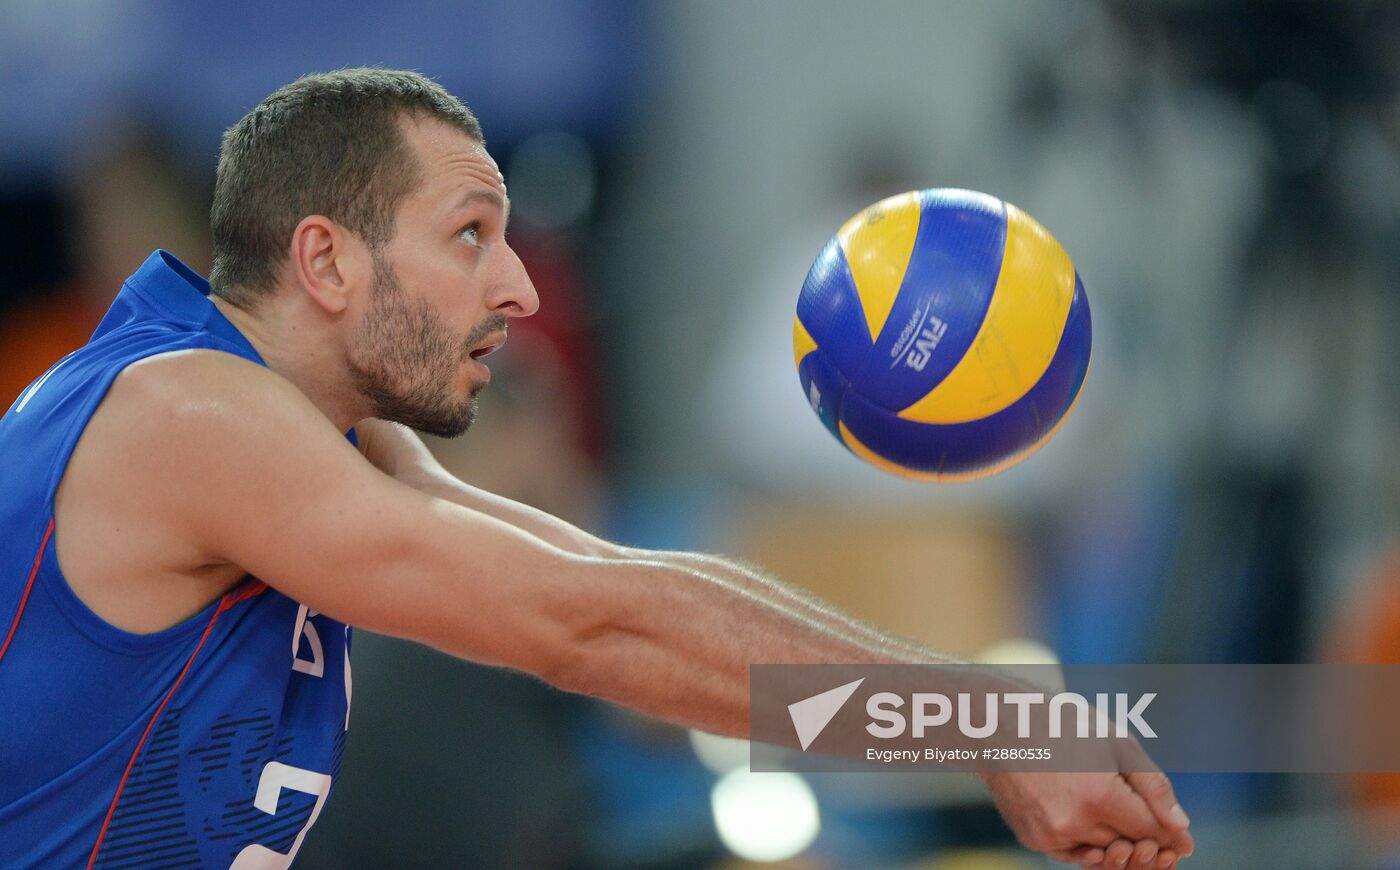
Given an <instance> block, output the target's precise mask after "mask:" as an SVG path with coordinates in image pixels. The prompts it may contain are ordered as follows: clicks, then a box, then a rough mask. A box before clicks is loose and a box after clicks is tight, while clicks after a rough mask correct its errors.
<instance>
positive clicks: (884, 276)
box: [836, 193, 920, 342]
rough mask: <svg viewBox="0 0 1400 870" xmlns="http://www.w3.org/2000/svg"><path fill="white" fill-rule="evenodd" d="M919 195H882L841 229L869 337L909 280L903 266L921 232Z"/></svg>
mask: <svg viewBox="0 0 1400 870" xmlns="http://www.w3.org/2000/svg"><path fill="white" fill-rule="evenodd" d="M919 211H920V204H919V195H918V194H917V193H903V194H900V195H899V196H892V197H890V198H889V199H882V200H880V201H879V202H877V203H875V204H874V205H872V206H870V207H869V208H867V209H866V210H865V211H863V212H861V213H860V214H858V215H856V216H855V217H853V218H851V219H850V220H849V221H846V225H845V226H843V227H841V229H840V230H839V231H838V232H837V233H836V236H837V238H839V239H840V240H841V249H842V252H843V253H845V255H846V264H847V265H848V266H849V267H850V269H851V278H852V279H853V280H854V281H855V285H856V293H857V295H859V296H860V303H861V308H862V309H863V310H864V311H865V323H866V325H867V326H868V327H869V328H870V340H871V341H872V342H873V341H875V340H876V339H878V338H879V337H880V330H882V329H884V328H885V321H886V320H887V319H888V318H889V316H890V309H892V308H894V300H895V297H897V296H898V295H899V288H900V286H901V285H902V284H903V283H904V269H905V267H906V266H907V265H908V264H909V256H910V254H912V253H913V251H914V239H915V238H916V237H917V236H918V233H919Z"/></svg>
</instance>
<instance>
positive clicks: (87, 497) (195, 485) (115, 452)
mask: <svg viewBox="0 0 1400 870" xmlns="http://www.w3.org/2000/svg"><path fill="white" fill-rule="evenodd" d="M289 428H294V429H296V430H306V432H301V433H299V434H307V433H309V434H310V435H311V436H312V438H313V440H317V439H315V436H316V435H317V434H319V435H321V436H322V437H323V438H324V439H325V443H329V444H332V445H333V444H334V442H335V441H336V438H337V434H338V433H336V432H335V430H334V427H332V426H331V424H330V422H329V421H328V420H326V418H325V417H324V416H322V415H320V414H319V412H317V411H316V409H315V407H314V406H312V405H311V403H310V401H309V400H307V399H306V397H305V396H304V395H302V394H301V392H300V391H299V390H297V389H296V388H295V387H294V386H293V385H292V384H290V383H289V382H287V381H286V380H285V379H284V378H282V377H280V376H279V375H277V374H275V373H273V372H271V371H269V370H267V369H266V368H264V367H262V366H259V365H257V364H255V363H251V362H248V361H247V360H244V359H241V358H239V357H236V356H233V355H231V354H227V353H222V352H218V351H204V350H197V351H178V352H174V353H169V354H161V355H158V356H155V357H151V358H149V359H146V360H142V361H140V362H137V363H134V364H132V365H131V366H129V367H127V368H126V369H125V370H124V371H123V372H122V373H121V374H120V375H118V376H117V378H116V380H115V381H114V382H113V384H112V386H111V388H110V389H109V391H108V393H107V395H106V396H105V397H104V399H103V401H102V403H101V405H99V406H98V409H97V411H96V412H95V413H94V414H93V416H92V419H91V420H90V421H89V422H88V425H87V427H86V428H85V429H84V431H83V434H82V437H81V438H80V439H79V441H78V444H77V446H76V448H75V449H74V452H73V455H72V457H71V459H70V460H69V463H68V466H67V468H66V469H65V471H64V475H63V478H62V480H61V481H60V484H59V488H58V492H57V493H56V496H55V507H54V515H55V517H54V519H55V540H56V542H57V553H58V558H59V564H60V567H61V568H62V570H63V572H64V575H65V577H66V578H67V580H68V582H69V585H70V586H71V587H72V588H73V590H74V592H75V593H76V594H77V595H78V596H79V598H81V599H82V600H83V601H84V603H86V604H87V605H88V607H89V608H90V609H92V610H93V611H94V612H96V613H97V615H99V616H101V617H103V618H104V619H106V620H107V621H109V622H111V623H113V624H114V625H116V626H117V627H119V628H123V629H126V630H129V631H134V632H138V633H143V632H149V631H158V630H160V629H161V628H165V627H168V626H169V625H173V624H175V623H177V622H179V621H180V620H181V619H183V618H185V617H187V616H189V615H192V614H193V613H196V612H198V611H199V610H200V609H202V608H203V607H204V606H205V605H207V604H208V603H209V602H210V601H212V600H214V599H216V598H218V596H219V595H220V594H222V593H223V592H224V591H226V590H227V589H228V588H230V587H231V586H233V585H234V584H236V583H237V582H238V581H239V580H240V579H241V578H242V576H243V574H244V571H243V570H242V568H241V567H240V566H238V565H235V564H233V563H231V562H230V561H228V560H227V559H225V558H223V557H222V556H221V555H220V554H219V553H217V552H216V551H215V548H214V547H213V546H212V542H211V540H210V537H209V535H208V533H207V529H208V527H209V526H210V525H211V524H212V522H213V517H214V516H215V515H216V513H217V510H218V509H223V508H227V507H228V506H229V505H228V502H227V498H228V497H229V496H230V495H231V493H230V492H229V491H228V486H227V483H226V482H227V481H228V480H229V479H230V477H231V476H234V475H243V476H245V477H246V476H248V475H255V474H256V473H257V468H258V466H259V465H260V464H261V463H262V462H264V461H266V459H267V458H268V457H269V456H270V454H273V453H275V452H276V451H277V450H278V449H279V444H281V443H287V442H288V441H289V439H288V438H287V437H286V434H287V430H288V429H289ZM278 433H281V437H280V439H279V437H278ZM340 440H341V442H342V443H344V441H343V439H340ZM345 446H346V448H347V449H348V447H349V445H348V444H346V445H345ZM351 453H353V451H351Z"/></svg>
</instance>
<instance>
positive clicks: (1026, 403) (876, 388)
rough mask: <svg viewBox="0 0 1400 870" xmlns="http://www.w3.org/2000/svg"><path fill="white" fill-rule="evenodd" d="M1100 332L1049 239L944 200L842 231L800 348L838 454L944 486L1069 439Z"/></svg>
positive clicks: (819, 267)
mask: <svg viewBox="0 0 1400 870" xmlns="http://www.w3.org/2000/svg"><path fill="white" fill-rule="evenodd" d="M1091 332H1092V330H1091V325H1090V319H1089V302H1088V300H1087V299H1086V298H1085V295H1084V285H1083V284H1082V283H1081V282H1080V280H1079V276H1078V274H1077V273H1076V271H1075V268H1074V264H1073V263H1072V262H1071V261H1070V258H1069V255H1068V254H1067V253H1065V250H1064V248H1063V247H1061V246H1060V243H1059V242H1057V241H1056V240H1055V238H1054V237H1053V236H1051V235H1050V233H1049V232H1048V231H1046V229H1045V228H1044V227H1043V226H1041V225H1040V224H1039V223H1038V222H1037V221H1036V220H1035V219H1034V218H1032V217H1031V216H1030V215H1028V214H1026V213H1025V212H1024V211H1022V210H1021V209H1019V208H1017V207H1016V206H1014V205H1011V204H1010V203H1007V202H1004V201H1002V200H1000V199H997V198H996V197H993V196H988V195H987V194H983V193H975V192H973V191H967V190H952V189H943V188H937V189H931V190H922V191H911V192H909V193H904V194H901V195H899V196H894V197H890V198H889V199H885V200H881V201H880V202H877V203H875V204H874V205H872V206H870V207H869V208H867V209H865V210H864V211H862V212H860V213H859V214H857V215H856V216H855V217H853V218H851V219H850V220H849V221H847V222H846V224H845V225H844V226H843V227H841V229H840V230H839V231H838V232H837V233H836V235H835V236H834V237H833V238H832V239H831V241H830V242H828V243H827V245H826V247H825V248H823V249H822V252H821V253H820V254H819V255H818V256H817V259H816V262H815V263H814V264H813V265H812V269H811V271H810V272H808V274H807V280H806V281H805V282H804V283H803V285H802V293H801V295H800V296H799V297H798V300H797V318H796V321H795V323H794V326H793V350H794V355H795V358H796V361H797V372H798V377H799V378H800V379H801V382H802V390H803V392H804V394H805V395H806V397H807V401H808V403H809V404H810V405H811V406H812V410H813V411H815V412H816V414H817V416H818V417H819V418H820V419H821V421H822V424H823V425H825V426H826V428H827V429H828V430H829V431H830V432H831V434H832V435H833V436H835V438H836V439H837V441H839V442H840V443H841V444H842V445H844V446H845V447H846V448H847V449H848V450H850V451H851V452H852V453H854V454H855V455H856V456H858V457H860V458H861V459H863V460H865V461H866V462H869V463H870V464H871V465H874V466H875V467H877V468H880V469H883V470H885V471H888V472H891V473H893V474H897V475H900V476H902V477H906V478H912V479H916V480H931V481H945V482H946V481H958V480H970V479H974V478H978V477H984V476H986V475H989V474H994V473H996V472H998V471H1001V470H1003V469H1005V468H1008V467H1010V466H1011V465H1014V464H1015V463H1017V462H1019V461H1021V460H1022V459H1024V458H1026V457H1027V456H1029V455H1030V454H1032V453H1034V452H1035V451H1036V450H1037V449H1038V448H1039V447H1040V446H1041V445H1042V444H1044V443H1045V442H1046V441H1048V440H1049V439H1050V437H1051V436H1053V435H1054V434H1055V431H1056V430H1057V429H1058V428H1059V426H1060V425H1061V424H1062V423H1063V422H1064V421H1065V419H1067V418H1068V416H1069V413H1070V411H1071V409H1072V408H1073V406H1074V402H1075V400H1076V399H1077V398H1078V396H1079V391H1080V387H1081V386H1082V385H1083V383H1084V376H1085V374H1086V373H1087V372H1088V369H1089V352H1090V340H1091Z"/></svg>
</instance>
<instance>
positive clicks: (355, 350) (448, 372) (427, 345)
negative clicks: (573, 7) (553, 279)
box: [349, 120, 539, 437]
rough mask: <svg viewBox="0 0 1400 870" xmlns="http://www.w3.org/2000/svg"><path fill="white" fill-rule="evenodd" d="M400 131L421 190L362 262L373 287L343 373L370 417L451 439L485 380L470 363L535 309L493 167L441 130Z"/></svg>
mask: <svg viewBox="0 0 1400 870" xmlns="http://www.w3.org/2000/svg"><path fill="white" fill-rule="evenodd" d="M403 129H404V135H405V137H406V138H407V140H408V144H409V147H410V148H411V149H412V150H413V151H414V152H415V153H416V154H417V155H418V160H419V164H420V171H421V174H422V180H421V182H420V184H419V186H418V188H417V189H416V190H415V191H414V192H412V193H410V194H409V195H408V196H407V197H406V198H405V199H404V201H403V203H402V204H401V205H400V207H399V212H398V217H397V224H396V228H395V232H394V237H393V239H392V240H391V241H390V242H389V243H388V244H387V245H385V246H384V247H383V249H382V250H380V251H372V252H371V253H372V256H373V257H374V283H373V285H372V286H371V288H370V292H369V299H368V307H367V310H366V311H365V312H364V314H363V316H361V317H360V318H359V324H358V327H357V328H356V330H355V333H354V336H353V339H352V341H351V345H350V348H349V364H350V371H351V374H352V375H353V376H354V379H355V383H356V386H357V387H358V388H359V390H360V392H361V393H362V394H363V395H364V396H365V397H366V398H368V399H370V401H371V402H372V403H373V404H374V407H375V409H376V411H375V416H377V417H380V418H382V419H386V420H394V421H396V422H399V423H403V424H404V425H407V426H411V427H413V428H414V429H418V430H421V431H424V432H429V433H431V434H434V435H441V436H444V437H452V436H455V435H460V434H461V433H462V432H465V431H466V430H467V427H468V426H470V425H471V422H472V418H473V416H474V414H475V410H476V394H477V392H479V391H480V390H481V388H482V387H483V386H485V385H486V382H487V381H489V380H490V379H491V372H490V370H489V369H488V368H487V367H486V366H485V365H484V364H483V363H482V362H480V361H479V358H480V357H482V356H485V355H486V354H488V353H490V352H491V351H493V350H495V349H496V348H497V347H499V346H500V345H501V343H502V342H504V341H505V338H506V327H507V324H508V322H509V321H510V319H511V318H513V317H528V316H529V315H531V314H533V313H535V310H536V309H537V308H538V307H539V298H538V297H537V296H536V295H535V288H534V286H533V285H532V284H531V283H530V279H529V277H528V276H527V275H526V274H525V268H524V266H522V265H521V263H520V259H519V258H518V257H517V256H516V255H515V252H514V251H512V250H511V249H510V246H509V245H507V244H506V240H505V228H506V220H507V218H508V217H509V207H510V201H509V200H508V199H507V198H506V189H505V184H504V183H503V181H502V179H501V175H500V172H499V170H498V169H497V167H496V162H495V161H494V160H492V159H491V156H490V155H489V154H487V153H486V150H485V149H484V148H483V147H482V146H481V145H480V144H479V143H477V142H476V141H474V140H473V139H471V137H469V136H467V135H466V134H465V133H462V132H461V131H459V130H456V129H454V128H452V127H450V126H448V125H447V124H444V123H442V122H440V121H436V120H406V121H404V122H403Z"/></svg>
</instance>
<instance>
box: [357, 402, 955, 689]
mask: <svg viewBox="0 0 1400 870" xmlns="http://www.w3.org/2000/svg"><path fill="white" fill-rule="evenodd" d="M356 430H357V432H358V434H359V436H360V446H361V449H362V451H363V452H364V454H365V457H366V458H368V459H369V460H370V462H371V463H373V464H374V465H375V466H376V467H378V468H379V469H381V470H382V471H384V472H385V473H386V474H389V475H390V476H392V477H394V478H395V479H397V480H399V481H400V482H402V483H405V484H407V485H408V486H411V487H413V488H414V489H417V490H420V491H421V492H424V493H428V494H430V495H433V496H435V497H437V498H442V499H446V500H447V501H451V502H453V503H455V504H459V505H462V506H464V507H467V508H470V509H472V510H477V511H480V512H482V513H484V514H487V515H488V516H492V517H495V518H497V519H499V520H501V521H503V522H506V523H510V524H511V525H513V526H515V527H517V528H519V529H521V530H522V531H524V532H527V533H529V534H532V535H534V536H535V537H537V538H539V539H541V540H542V541H545V542H548V543H550V544H552V545H554V546H556V547H559V548H560V549H563V550H565V551H567V552H570V553H573V554H576V555H579V556H594V557H601V558H610V559H627V560H634V561H643V562H651V563H656V564H660V565H666V566H670V567H672V568H675V569H677V570H682V571H688V572H692V573H694V574H698V575H702V576H704V577H706V578H708V580H709V581H710V582H712V583H716V584H721V585H728V586H730V587H733V588H735V589H737V590H742V591H743V592H745V593H747V594H749V595H752V596H754V597H755V598H757V599H759V600H762V601H766V602H769V603H771V604H773V605H774V606H777V607H782V608H787V609H788V610H790V611H791V612H792V613H793V615H795V616H798V617H801V618H803V619H806V620H808V621H810V622H812V623H814V624H816V625H820V626H822V627H823V628H824V629H825V630H826V631H828V632H829V633H830V634H832V635H833V636H838V637H842V638H844V639H845V640H847V641H848V642H850V643H853V644H858V645H862V646H863V647H864V648H866V649H868V650H869V651H870V654H873V655H878V656H880V657H881V659H882V660H888V661H899V662H904V663H927V664H937V663H946V662H955V661H957V660H956V659H955V658H953V657H951V656H946V655H943V654H941V653H938V652H936V651H934V650H930V649H928V648H926V647H921V646H919V645H917V644H914V643H912V642H909V641H905V640H902V639H899V638H896V637H894V636H892V635H889V634H885V633H883V632H881V631H879V630H877V629H875V628H874V627H872V626H870V625H867V624H865V623H862V622H860V621H859V620H856V619H854V618H853V617H851V616H849V615H847V614H845V613H842V612H841V611H840V610H838V609H836V608H834V607H832V606H831V605H829V604H827V603H825V602H823V601H822V600H821V599H819V598H817V597H816V596H814V595H811V594H809V593H807V592H804V591H802V590H800V589H796V588H794V587H792V586H789V585H787V584H785V583H782V582H781V581H779V580H777V579H775V578H773V577H771V576H769V575H767V574H765V573H764V572H763V571H761V570H760V569H757V568H755V567H753V566H750V565H746V564H743V563H741V562H737V561H735V560H732V559H726V558H722V557H719V556H711V555H708V554H705V553H687V552H679V551H664V550H663V551H658V550H642V549H637V548H634V547H623V546H620V545H618V544H614V543H612V542H609V541H606V540H603V539H602V538H599V537H597V536H596V535H592V534H589V533H588V532H586V531H584V530H583V529H580V528H578V527H577V526H574V525H572V524H570V523H567V522H565V521H563V520H561V519H559V518H558V517H555V516H552V515H550V514H547V513H545V512H544V511H540V510H537V509H535V508H532V507H530V506H528V505H524V504H521V503H519V502H516V501H512V500H510V499H507V498H502V497H501V496H499V495H496V494H494V493H491V492H487V491H486V490H483V489H479V488H477V487H474V486H471V485H470V484H467V483H465V482H463V481H461V480H459V479H457V478H456V477H454V476H453V475H452V474H450V473H449V472H448V471H447V470H446V469H444V468H443V467H442V466H441V465H440V464H439V463H438V461H437V460H436V459H435V458H434V457H433V455H432V453H430V452H429V451H428V449H427V448H426V447H425V446H424V445H423V442H422V440H421V439H420V438H419V437H418V436H417V435H416V434H414V433H413V431H412V430H410V429H408V428H407V427H405V426H401V425H399V424H397V423H389V422H385V421H383V420H366V421H363V422H362V423H361V424H360V425H359V426H357V427H356Z"/></svg>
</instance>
